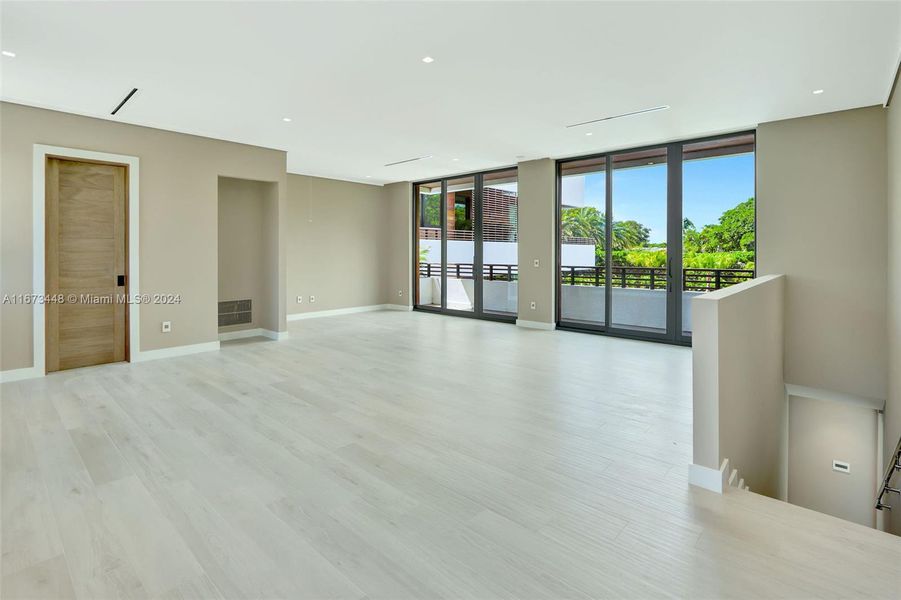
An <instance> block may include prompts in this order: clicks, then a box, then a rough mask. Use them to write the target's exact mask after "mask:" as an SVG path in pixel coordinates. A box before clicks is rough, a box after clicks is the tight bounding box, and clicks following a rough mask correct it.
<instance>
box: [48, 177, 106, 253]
mask: <svg viewBox="0 0 901 600" xmlns="http://www.w3.org/2000/svg"><path fill="white" fill-rule="evenodd" d="M59 193H60V197H61V198H63V199H65V202H61V203H60V206H59V233H60V237H64V238H65V237H73V238H76V239H78V238H87V239H105V240H108V241H109V243H110V244H112V243H114V242H115V239H114V236H115V234H116V231H115V229H116V223H115V202H116V197H115V195H114V194H113V192H112V191H107V190H83V189H78V188H71V187H63V186H60V188H59Z"/></svg>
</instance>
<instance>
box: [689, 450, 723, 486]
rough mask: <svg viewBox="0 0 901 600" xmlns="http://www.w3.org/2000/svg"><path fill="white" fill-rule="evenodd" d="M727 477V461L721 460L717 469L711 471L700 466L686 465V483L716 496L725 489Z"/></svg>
mask: <svg viewBox="0 0 901 600" xmlns="http://www.w3.org/2000/svg"><path fill="white" fill-rule="evenodd" d="M728 477H729V459H728V458H727V459H725V460H723V464H722V465H720V468H719V469H711V468H710V467H704V466H701V465H695V464H691V465H688V483H690V484H691V485H693V486H695V487H699V488H704V489H705V490H710V491H711V492H716V493H717V494H722V493H723V490H725V489H726V486H727V481H728Z"/></svg>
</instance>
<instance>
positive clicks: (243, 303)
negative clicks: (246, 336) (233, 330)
mask: <svg viewBox="0 0 901 600" xmlns="http://www.w3.org/2000/svg"><path fill="white" fill-rule="evenodd" d="M251 322H253V310H252V309H251V303H250V300H249V299H248V300H226V301H225V302H220V303H219V327H226V326H228V325H242V324H245V323H251Z"/></svg>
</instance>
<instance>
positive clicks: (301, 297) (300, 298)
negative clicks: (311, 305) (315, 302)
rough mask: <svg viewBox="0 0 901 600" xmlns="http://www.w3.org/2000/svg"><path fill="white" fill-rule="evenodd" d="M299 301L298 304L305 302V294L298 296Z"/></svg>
mask: <svg viewBox="0 0 901 600" xmlns="http://www.w3.org/2000/svg"><path fill="white" fill-rule="evenodd" d="M297 303H298V304H303V296H298V297H297Z"/></svg>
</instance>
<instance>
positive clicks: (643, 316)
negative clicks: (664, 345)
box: [610, 148, 667, 333]
mask: <svg viewBox="0 0 901 600" xmlns="http://www.w3.org/2000/svg"><path fill="white" fill-rule="evenodd" d="M666 168H667V167H666V148H654V149H651V150H641V151H637V152H629V153H626V154H617V155H615V156H614V157H613V215H612V221H613V225H612V230H613V242H612V246H613V247H612V251H611V258H612V261H613V274H612V278H611V281H610V285H611V287H612V288H613V289H612V300H611V304H612V309H613V312H612V316H611V320H612V326H613V327H619V328H624V329H632V330H635V331H642V332H653V333H666V313H667V311H666V303H667V298H666V296H667V294H666V241H667V240H666V220H667V181H666Z"/></svg>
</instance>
